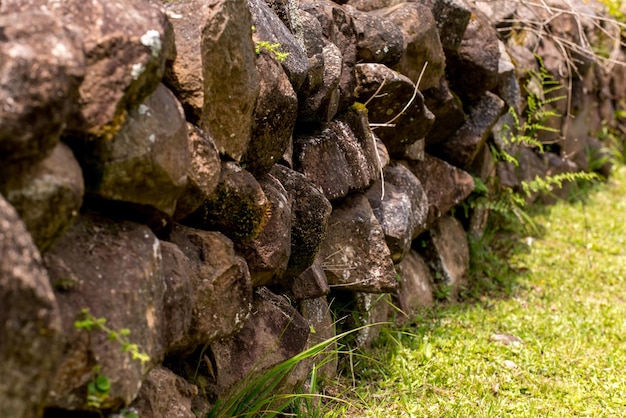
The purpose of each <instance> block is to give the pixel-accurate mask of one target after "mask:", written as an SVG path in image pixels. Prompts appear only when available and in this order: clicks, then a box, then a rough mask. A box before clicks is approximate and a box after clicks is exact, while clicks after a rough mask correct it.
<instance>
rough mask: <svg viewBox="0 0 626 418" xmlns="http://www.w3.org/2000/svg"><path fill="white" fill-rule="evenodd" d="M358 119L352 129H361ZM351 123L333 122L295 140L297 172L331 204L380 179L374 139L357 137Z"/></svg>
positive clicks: (362, 136)
mask: <svg viewBox="0 0 626 418" xmlns="http://www.w3.org/2000/svg"><path fill="white" fill-rule="evenodd" d="M355 119H356V116H353V123H352V126H355V127H358V126H357V121H356V120H355ZM349 122H350V119H349V118H346V119H344V120H339V119H337V120H333V121H332V122H330V123H328V124H326V125H324V129H323V130H322V131H321V132H317V133H313V134H308V135H302V136H298V137H297V138H295V141H294V147H295V149H294V165H295V168H296V170H298V171H300V172H301V173H303V174H304V175H305V176H306V178H307V179H309V180H310V181H311V182H313V183H314V184H315V185H317V186H318V187H319V188H320V189H321V190H322V192H323V193H324V196H326V198H327V199H328V200H331V201H332V200H335V199H338V198H341V197H344V196H346V195H347V194H348V193H349V192H351V191H355V190H361V189H364V188H366V187H368V186H369V185H370V184H371V183H372V182H373V181H374V180H375V179H376V178H377V177H378V161H377V157H376V151H375V149H374V147H375V143H374V142H373V141H374V139H373V136H369V137H366V136H364V135H361V136H357V135H356V132H353V131H352V129H351V124H350V123H349ZM362 133H364V134H365V133H367V131H365V130H364V129H363V130H362ZM370 134H371V131H370Z"/></svg>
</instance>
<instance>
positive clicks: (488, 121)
mask: <svg viewBox="0 0 626 418" xmlns="http://www.w3.org/2000/svg"><path fill="white" fill-rule="evenodd" d="M503 110H504V102H503V101H502V99H500V98H499V97H498V96H496V95H495V94H493V93H490V92H486V93H485V94H484V95H482V96H481V97H479V98H478V99H477V100H475V101H473V102H472V103H471V104H470V105H469V113H468V117H467V120H466V121H465V124H464V125H463V126H461V128H460V129H459V130H458V131H457V132H456V134H455V135H454V136H453V137H452V138H450V139H449V140H448V141H445V142H443V143H441V144H440V145H438V146H437V147H431V148H429V151H430V152H432V153H433V154H434V155H436V156H438V157H439V158H442V159H445V160H446V161H448V162H449V163H451V164H453V165H455V166H457V167H460V168H464V169H467V168H468V167H469V166H470V165H471V164H472V161H474V158H476V155H477V154H478V152H479V151H480V149H481V148H482V147H483V146H484V145H485V142H486V141H487V138H488V137H489V135H490V133H491V128H492V127H493V125H494V124H495V123H496V122H497V121H498V118H499V117H500V115H502V112H503Z"/></svg>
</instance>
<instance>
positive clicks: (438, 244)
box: [418, 216, 469, 300]
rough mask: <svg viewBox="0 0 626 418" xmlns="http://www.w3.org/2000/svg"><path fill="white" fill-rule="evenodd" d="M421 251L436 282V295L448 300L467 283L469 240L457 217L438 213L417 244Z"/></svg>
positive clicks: (455, 295)
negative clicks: (438, 216)
mask: <svg viewBox="0 0 626 418" xmlns="http://www.w3.org/2000/svg"><path fill="white" fill-rule="evenodd" d="M418 250H419V251H421V252H422V253H423V254H424V258H425V259H426V264H427V265H428V267H429V268H430V270H431V273H432V275H433V278H434V282H435V286H436V289H437V290H436V296H437V297H438V298H441V299H446V300H451V299H454V298H456V297H457V296H458V294H459V292H460V291H461V290H462V289H463V288H464V287H466V286H467V275H468V273H469V244H468V242H467V234H466V233H465V230H464V229H463V226H462V225H461V222H459V221H458V220H457V219H455V218H453V217H452V216H442V217H441V218H439V220H438V221H437V223H436V224H435V225H434V226H433V228H431V229H430V230H429V231H428V234H426V236H424V237H423V239H422V245H421V246H420V247H419V248H418Z"/></svg>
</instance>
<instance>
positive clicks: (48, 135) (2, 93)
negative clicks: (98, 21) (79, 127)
mask: <svg viewBox="0 0 626 418" xmlns="http://www.w3.org/2000/svg"><path fill="white" fill-rule="evenodd" d="M0 7H2V6H0ZM7 7H8V6H7ZM0 10H2V9H0ZM0 30H1V31H2V34H3V35H2V39H1V40H0V103H2V106H0V161H1V163H0V164H1V165H3V166H4V165H5V164H7V163H8V162H13V163H16V162H18V163H20V162H21V163H24V162H25V161H24V160H26V161H28V162H32V161H37V160H41V159H42V158H44V157H45V156H46V155H48V154H49V153H50V152H51V150H52V149H53V148H54V146H55V145H56V143H57V142H58V140H59V137H60V136H61V133H62V131H63V129H64V128H65V125H66V123H67V122H68V120H69V119H70V117H71V115H72V113H73V112H75V111H76V108H77V105H76V99H77V96H78V86H79V84H80V82H81V81H82V79H83V77H84V76H85V56H84V52H83V43H82V40H81V39H80V38H79V36H77V35H76V34H75V33H73V32H72V31H70V30H69V29H68V28H66V27H64V26H63V25H62V24H61V23H60V22H57V21H56V19H55V16H53V15H50V14H44V13H41V12H38V13H35V12H26V13H13V14H12V13H8V12H7V11H6V10H3V12H2V13H0Z"/></svg>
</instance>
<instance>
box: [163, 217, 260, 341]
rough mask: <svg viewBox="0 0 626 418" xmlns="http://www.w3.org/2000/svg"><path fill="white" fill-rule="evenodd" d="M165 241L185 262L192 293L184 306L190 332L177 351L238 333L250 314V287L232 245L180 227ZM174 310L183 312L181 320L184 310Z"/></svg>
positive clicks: (213, 235)
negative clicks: (188, 310)
mask: <svg viewBox="0 0 626 418" xmlns="http://www.w3.org/2000/svg"><path fill="white" fill-rule="evenodd" d="M169 239H170V240H171V241H172V242H174V243H175V244H176V245H177V246H178V247H179V248H180V250H181V251H182V252H183V254H184V255H185V256H186V257H187V259H188V260H189V267H188V268H189V269H190V270H191V275H190V276H188V278H187V280H190V281H191V286H192V289H193V298H192V300H188V301H187V302H186V303H189V304H191V305H192V319H191V328H190V329H189V334H188V338H187V339H186V341H181V342H179V343H178V344H177V347H180V348H183V347H184V348H187V349H193V347H195V346H198V345H202V344H206V343H208V342H211V341H215V340H218V339H220V338H225V337H227V336H230V335H232V334H234V333H235V332H237V331H239V330H240V329H241V328H242V327H243V325H244V322H245V321H246V318H247V317H248V315H249V313H250V304H251V303H252V283H251V280H250V273H249V271H248V267H247V265H246V263H245V261H244V260H243V259H242V258H241V257H239V256H238V255H237V254H236V253H235V249H234V245H233V243H232V241H230V240H229V239H228V238H226V237H225V236H224V235H222V234H220V233H219V232H208V231H201V230H198V229H193V228H188V227H185V226H182V225H175V226H174V227H173V228H172V231H171V233H170V236H169ZM181 261H182V262H183V263H185V260H184V259H182V260H181ZM183 291H184V289H183ZM182 295H184V293H183V294H182ZM182 295H181V296H180V298H182V297H183V296H182ZM178 309H183V312H182V313H181V316H182V314H183V313H184V310H185V309H186V308H180V307H179V308H178Z"/></svg>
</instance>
